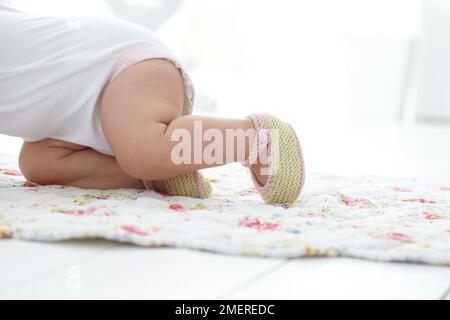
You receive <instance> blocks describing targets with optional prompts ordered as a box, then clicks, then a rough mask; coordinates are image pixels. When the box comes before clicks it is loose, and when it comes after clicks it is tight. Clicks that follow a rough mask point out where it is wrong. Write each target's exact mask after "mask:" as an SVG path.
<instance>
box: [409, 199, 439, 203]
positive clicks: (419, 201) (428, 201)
mask: <svg viewBox="0 0 450 320" xmlns="http://www.w3.org/2000/svg"><path fill="white" fill-rule="evenodd" d="M402 201H404V202H415V203H429V204H433V203H436V201H434V200H427V199H423V198H411V199H403V200H402Z"/></svg>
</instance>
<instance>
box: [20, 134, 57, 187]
mask: <svg viewBox="0 0 450 320" xmlns="http://www.w3.org/2000/svg"><path fill="white" fill-rule="evenodd" d="M49 144H50V141H42V142H34V143H28V142H25V143H24V144H23V146H22V149H21V151H20V155H19V168H20V171H21V172H22V174H23V175H24V177H25V178H26V179H27V180H28V181H32V182H34V183H37V184H39V185H53V184H63V182H62V181H60V180H61V177H62V172H61V169H62V168H60V164H59V162H58V156H59V155H57V154H55V152H53V151H54V150H53V149H52V148H51V147H49Z"/></svg>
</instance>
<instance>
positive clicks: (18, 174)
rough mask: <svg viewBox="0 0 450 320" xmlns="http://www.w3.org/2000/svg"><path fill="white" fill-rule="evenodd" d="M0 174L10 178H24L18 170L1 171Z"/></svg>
mask: <svg viewBox="0 0 450 320" xmlns="http://www.w3.org/2000/svg"><path fill="white" fill-rule="evenodd" d="M0 173H3V174H6V175H8V176H22V173H21V172H20V171H18V170H16V169H0Z"/></svg>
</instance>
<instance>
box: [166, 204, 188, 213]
mask: <svg viewBox="0 0 450 320" xmlns="http://www.w3.org/2000/svg"><path fill="white" fill-rule="evenodd" d="M169 209H170V210H173V211H176V212H183V211H186V208H185V207H183V206H182V205H181V204H171V205H170V206H169Z"/></svg>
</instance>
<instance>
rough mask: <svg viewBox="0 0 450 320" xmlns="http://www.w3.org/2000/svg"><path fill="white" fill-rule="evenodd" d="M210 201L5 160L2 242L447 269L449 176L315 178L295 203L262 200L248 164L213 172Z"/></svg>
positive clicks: (0, 195)
mask: <svg viewBox="0 0 450 320" xmlns="http://www.w3.org/2000/svg"><path fill="white" fill-rule="evenodd" d="M205 174H206V175H207V176H208V177H210V178H211V180H212V183H213V186H214V195H213V196H212V197H211V198H210V199H207V200H200V199H191V198H184V197H170V196H167V195H165V194H159V193H155V192H152V191H144V190H131V189H120V190H107V191H102V190H86V189H78V188H73V187H66V186H45V187H44V186H38V185H36V184H34V183H32V182H27V181H25V180H24V177H23V176H22V175H21V173H20V171H19V170H18V169H17V166H16V164H15V163H13V162H7V161H3V162H2V161H0V238H14V239H22V240H32V241H61V240H66V239H75V238H103V239H109V240H113V241H120V242H126V243H132V244H136V245H139V246H147V247H161V246H164V247H179V248H190V249H196V250H207V251H214V252H219V253H226V254H240V255H254V256H264V257H277V258H299V257H304V256H347V257H355V258H362V259H370V260H379V261H405V262H417V263H428V264H437V265H450V182H449V184H436V183H434V184H430V183H424V182H420V181H416V180H413V179H387V178H376V177H353V178H345V177H337V176H330V175H324V174H314V175H310V176H308V177H307V180H306V184H305V188H304V191H303V193H302V196H301V198H300V199H299V201H298V203H297V204H296V205H295V206H293V207H289V208H288V207H283V206H270V205H265V204H263V203H262V201H261V199H260V198H259V195H258V194H257V193H256V191H255V189H254V188H253V186H252V184H251V180H250V178H249V176H248V174H247V172H246V169H244V168H242V167H241V166H239V165H230V166H226V167H222V168H219V169H212V170H207V171H206V172H205Z"/></svg>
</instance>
